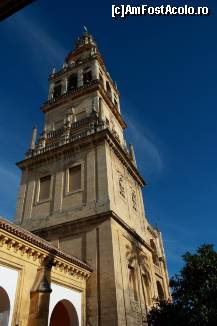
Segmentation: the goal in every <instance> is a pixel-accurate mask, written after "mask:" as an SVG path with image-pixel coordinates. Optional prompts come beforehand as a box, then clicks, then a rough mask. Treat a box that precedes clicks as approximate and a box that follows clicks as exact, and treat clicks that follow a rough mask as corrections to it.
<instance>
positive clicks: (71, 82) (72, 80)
mask: <svg viewBox="0 0 217 326" xmlns="http://www.w3.org/2000/svg"><path fill="white" fill-rule="evenodd" d="M77 85H78V76H77V74H72V75H70V76H69V78H68V90H69V91H70V90H71V89H75V88H77Z"/></svg>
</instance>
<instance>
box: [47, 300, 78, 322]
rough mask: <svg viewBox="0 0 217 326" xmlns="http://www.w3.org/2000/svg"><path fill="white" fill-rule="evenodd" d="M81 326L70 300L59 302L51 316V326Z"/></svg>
mask: <svg viewBox="0 0 217 326" xmlns="http://www.w3.org/2000/svg"><path fill="white" fill-rule="evenodd" d="M60 325H61V326H79V321H78V315H77V311H76V309H75V307H74V306H73V304H72V303H71V302H70V301H69V300H65V299H64V300H61V301H59V302H58V303H57V304H56V305H55V307H54V309H53V311H52V314H51V317H50V326H60Z"/></svg>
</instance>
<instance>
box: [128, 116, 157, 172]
mask: <svg viewBox="0 0 217 326" xmlns="http://www.w3.org/2000/svg"><path fill="white" fill-rule="evenodd" d="M125 119H126V122H127V125H128V136H129V137H128V138H129V140H130V141H132V143H133V145H134V147H135V151H136V157H137V162H138V165H139V168H140V169H142V170H143V171H144V172H145V174H146V176H147V175H151V174H153V173H159V172H161V171H162V168H163V162H162V158H161V156H160V152H159V149H158V147H157V146H156V145H155V144H154V142H153V140H152V139H151V138H150V135H149V133H148V132H147V131H146V129H145V128H144V127H142V126H141V125H140V123H139V121H136V120H135V119H133V118H132V117H130V116H129V115H127V116H126V115H125Z"/></svg>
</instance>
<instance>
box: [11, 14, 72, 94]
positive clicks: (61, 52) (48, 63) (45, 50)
mask: <svg viewBox="0 0 217 326" xmlns="http://www.w3.org/2000/svg"><path fill="white" fill-rule="evenodd" d="M5 27H6V28H8V29H9V30H11V31H12V32H13V37H15V38H18V39H19V42H20V46H21V47H23V46H24V47H25V49H24V51H26V52H27V54H28V53H29V55H30V57H31V61H32V64H31V67H29V68H30V69H31V70H32V72H33V73H34V74H35V76H36V78H37V81H38V83H39V84H40V85H41V86H42V87H43V88H44V90H46V89H45V88H46V83H44V81H45V80H44V78H45V76H47V74H48V72H51V70H52V68H53V67H55V66H56V67H60V66H61V65H62V63H63V61H64V58H65V57H66V55H67V53H68V51H67V50H66V49H65V48H64V47H63V46H62V45H61V44H60V43H59V42H58V41H57V40H56V39H55V37H53V36H52V35H51V33H50V32H49V31H48V29H47V27H45V26H43V24H42V22H41V21H40V20H37V21H36V20H35V19H34V17H30V16H27V14H24V13H19V14H17V15H15V16H14V17H13V19H11V20H9V21H8V22H7V24H6V25H5Z"/></svg>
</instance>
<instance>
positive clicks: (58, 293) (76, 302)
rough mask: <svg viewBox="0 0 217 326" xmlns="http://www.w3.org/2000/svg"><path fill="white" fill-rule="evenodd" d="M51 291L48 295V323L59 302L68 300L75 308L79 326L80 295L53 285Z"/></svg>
mask: <svg viewBox="0 0 217 326" xmlns="http://www.w3.org/2000/svg"><path fill="white" fill-rule="evenodd" d="M51 289H52V292H51V295H50V306H49V318H48V320H49V323H50V317H51V314H52V311H53V309H54V307H55V305H56V304H57V303H58V302H59V301H60V300H64V299H66V300H69V301H70V302H71V303H72V304H73V306H74V307H75V309H76V311H77V314H78V320H79V325H81V293H80V292H78V291H75V290H72V289H70V288H66V287H64V286H61V285H58V284H55V283H51ZM49 323H48V324H49Z"/></svg>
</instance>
